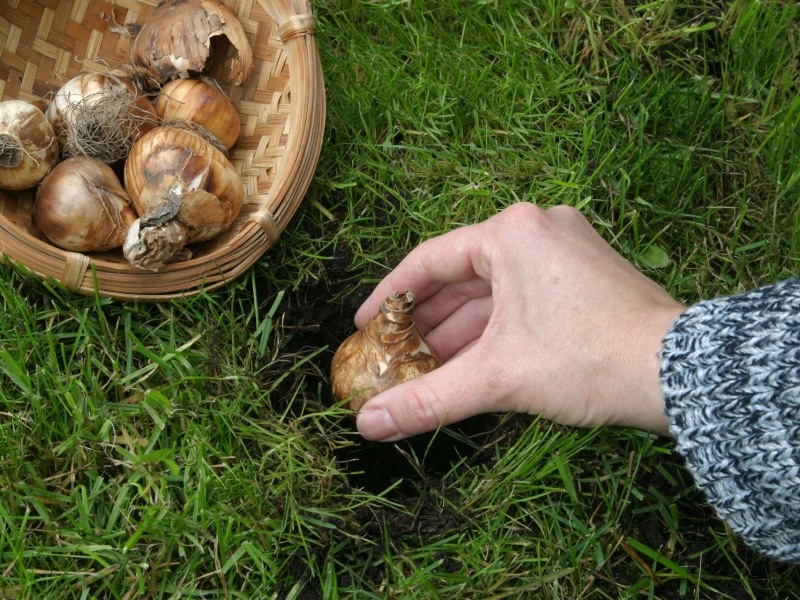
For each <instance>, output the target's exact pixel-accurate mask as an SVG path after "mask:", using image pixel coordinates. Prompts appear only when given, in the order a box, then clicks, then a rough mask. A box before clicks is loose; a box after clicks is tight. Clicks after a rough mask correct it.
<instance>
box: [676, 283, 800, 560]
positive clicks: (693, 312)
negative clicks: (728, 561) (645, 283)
mask: <svg viewBox="0 0 800 600" xmlns="http://www.w3.org/2000/svg"><path fill="white" fill-rule="evenodd" d="M661 365H662V366H661V384H662V390H663V393H664V399H665V401H666V410H667V416H668V417H669V418H670V420H671V421H672V427H671V431H672V434H673V435H674V436H675V439H676V446H677V450H678V452H680V453H681V454H682V455H683V456H685V457H686V464H687V467H688V468H689V470H690V471H691V473H692V475H693V476H694V480H695V482H696V483H697V487H698V488H700V489H701V490H703V492H705V494H706V497H707V498H708V501H709V503H710V504H711V505H712V506H713V507H714V509H715V510H716V511H717V514H718V515H719V516H720V518H722V519H724V520H725V521H726V522H727V523H728V525H729V526H730V528H731V529H732V530H733V531H734V532H736V533H737V534H738V535H739V536H741V538H742V539H743V540H744V541H745V542H746V543H747V544H749V545H751V546H753V547H754V548H756V549H757V550H759V551H761V552H763V553H764V554H766V555H768V556H771V557H772V558H775V559H778V560H783V561H792V562H800V279H789V280H787V281H783V282H781V283H778V284H775V285H771V286H767V287H764V288H760V289H757V290H754V291H752V292H748V293H745V294H740V295H737V296H731V297H728V298H719V299H717V300H709V301H705V302H700V303H698V304H696V305H695V306H692V307H691V308H689V309H688V310H687V311H686V312H685V313H684V314H683V315H681V316H680V317H679V318H678V319H677V320H676V321H675V322H674V323H673V324H672V327H671V329H670V331H669V333H668V334H667V336H666V338H665V339H664V347H663V350H662V354H661Z"/></svg>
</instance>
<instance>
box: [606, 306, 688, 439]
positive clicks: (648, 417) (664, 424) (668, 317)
mask: <svg viewBox="0 0 800 600" xmlns="http://www.w3.org/2000/svg"><path fill="white" fill-rule="evenodd" d="M685 310H686V307H684V306H683V305H681V304H679V303H678V302H675V301H671V302H670V303H669V304H666V305H663V306H661V307H659V308H658V309H657V310H648V312H647V314H643V315H640V316H638V318H636V319H633V324H632V325H633V332H634V334H633V335H632V336H631V339H630V340H629V345H627V347H626V348H625V351H624V352H625V354H626V356H625V358H624V364H627V365H629V371H628V373H627V377H628V383H629V388H628V390H627V393H626V394H622V395H621V396H620V404H619V405H618V407H617V409H618V410H617V411H616V415H615V419H614V424H616V425H625V426H630V427H637V428H639V429H644V430H646V431H651V432H653V433H656V434H658V435H665V436H667V435H669V426H670V420H669V418H668V417H667V415H666V411H665V403H664V396H663V393H662V391H661V379H660V375H661V349H662V346H663V343H662V342H663V340H664V337H665V336H666V335H667V333H668V332H669V330H670V327H671V326H672V323H673V322H674V321H675V319H677V318H678V317H679V316H680V315H681V314H682V313H683V311H685Z"/></svg>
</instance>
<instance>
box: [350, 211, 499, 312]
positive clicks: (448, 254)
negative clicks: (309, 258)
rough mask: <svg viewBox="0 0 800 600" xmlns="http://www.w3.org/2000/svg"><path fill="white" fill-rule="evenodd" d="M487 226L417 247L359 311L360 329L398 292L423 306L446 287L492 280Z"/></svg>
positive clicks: (448, 235) (436, 239) (467, 229)
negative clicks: (485, 234)
mask: <svg viewBox="0 0 800 600" xmlns="http://www.w3.org/2000/svg"><path fill="white" fill-rule="evenodd" d="M485 227H486V223H479V224H477V225H470V226H468V227H462V228H461V229H456V230H455V231H451V232H449V233H446V234H444V235H442V236H439V237H436V238H432V239H430V240H428V241H426V242H423V243H422V244H420V245H419V246H417V247H416V248H415V249H414V250H412V251H411V252H410V253H409V254H408V256H406V258H404V259H403V261H402V262H401V263H400V264H399V265H398V266H397V268H395V269H394V270H393V271H392V272H391V273H389V274H388V275H387V276H386V277H385V278H384V279H383V281H381V282H380V283H379V284H378V286H377V287H376V288H375V290H373V292H372V294H371V295H370V297H369V298H367V300H366V301H365V302H364V304H363V305H362V306H361V308H359V309H358V312H356V316H355V322H356V326H358V327H359V328H361V327H363V326H364V324H365V323H366V322H367V320H368V319H369V318H370V317H371V316H372V315H374V314H376V313H377V312H378V310H380V305H381V302H383V301H384V300H385V299H386V298H387V297H388V296H390V295H392V294H393V293H394V292H395V291H399V292H403V291H405V290H411V291H412V292H414V295H415V296H416V297H417V302H418V303H420V304H421V303H422V302H424V301H425V299H427V298H429V297H430V296H432V295H434V294H435V293H437V292H438V291H439V290H441V289H442V287H444V285H445V284H448V283H461V282H465V281H469V280H470V279H473V278H475V277H476V276H477V277H481V278H484V279H487V280H488V279H489V276H490V268H489V264H490V256H489V253H490V251H491V245H490V244H487V243H486V239H485V238H484V237H483V236H482V233H481V232H482V231H483V230H484V229H485Z"/></svg>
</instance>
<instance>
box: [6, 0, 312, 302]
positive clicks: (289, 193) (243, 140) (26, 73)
mask: <svg viewBox="0 0 800 600" xmlns="http://www.w3.org/2000/svg"><path fill="white" fill-rule="evenodd" d="M221 1H222V2H223V3H224V4H225V5H227V6H228V8H230V9H231V10H232V11H233V13H234V14H235V15H236V16H237V17H238V18H239V20H240V21H241V23H242V25H243V27H244V30H245V32H246V33H247V37H248V40H249V41H250V44H251V46H252V48H253V63H254V67H255V69H254V71H253V74H252V75H251V77H250V79H249V80H248V81H247V82H246V83H245V84H244V85H242V86H241V87H239V86H234V85H232V84H231V83H230V82H229V81H228V80H227V76H228V73H229V71H230V56H225V55H224V54H225V52H224V50H223V52H219V51H218V52H217V53H216V54H215V55H214V56H213V58H212V60H211V61H210V65H209V72H208V74H209V75H210V76H211V77H213V78H214V79H216V80H217V81H218V82H219V83H220V84H221V85H222V87H223V89H224V91H225V92H226V93H227V94H228V96H229V97H230V98H231V100H232V101H233V104H234V106H236V108H237V110H238V112H239V116H240V118H241V121H242V131H241V134H240V136H239V141H238V142H237V143H236V145H235V146H234V147H233V149H232V150H231V152H230V158H231V163H232V164H233V166H234V167H235V168H236V171H237V172H238V173H239V174H240V176H241V179H242V183H243V184H244V188H245V192H246V199H245V204H244V206H243V207H242V211H241V213H240V215H239V217H238V218H237V219H236V221H235V222H234V224H233V225H232V226H231V227H230V228H229V229H228V230H226V231H224V232H223V233H222V234H220V236H218V237H216V238H214V239H213V240H210V241H208V242H205V243H204V244H201V245H199V246H195V247H194V248H193V250H194V257H193V258H192V259H191V260H188V261H184V262H179V263H175V264H171V265H168V266H167V267H165V268H163V269H161V270H160V271H158V272H155V273H151V272H147V271H142V270H140V269H137V268H135V267H133V266H131V265H129V264H128V263H127V262H126V261H125V259H124V258H123V257H122V253H121V251H115V252H111V253H102V254H100V253H92V254H81V253H76V252H68V251H65V250H61V249H59V248H57V247H55V246H53V245H51V244H50V243H49V242H48V241H47V240H46V238H45V237H44V236H43V235H42V234H41V233H40V232H39V230H38V229H37V228H36V226H35V224H34V223H33V222H32V220H31V216H32V214H33V201H34V197H35V191H36V190H35V188H34V189H31V190H26V191H24V192H7V191H3V190H0V252H1V253H2V254H3V256H4V257H5V258H6V259H10V260H12V261H16V262H19V263H22V264H23V265H24V266H25V267H26V268H27V269H28V270H30V271H32V272H34V273H36V274H38V275H39V276H41V277H45V278H52V279H54V280H55V281H57V282H59V283H61V284H62V285H64V286H65V287H67V288H69V289H71V290H73V291H76V292H80V293H83V294H94V293H95V279H96V281H97V290H98V292H99V294H100V295H101V296H111V297H113V298H117V299H122V300H144V301H161V300H170V299H173V298H177V297H181V296H187V295H194V294H197V293H199V292H200V290H201V289H205V290H209V289H213V288H215V287H218V286H221V285H225V284H226V283H227V282H229V281H231V280H232V279H234V278H235V277H237V276H239V275H241V274H242V273H244V271H246V270H247V269H248V268H249V267H250V266H251V265H252V264H253V263H254V262H255V261H256V260H258V258H259V257H260V256H261V254H262V253H263V252H264V251H266V250H267V249H269V248H270V247H271V246H273V245H274V244H275V243H276V242H277V240H278V237H279V235H280V232H281V231H282V230H283V229H284V227H286V225H287V223H288V222H289V220H290V219H291V217H292V215H293V214H294V213H295V211H296V210H297V207H298V205H299V203H300V201H301V200H302V197H303V195H304V194H305V192H306V190H307V188H308V185H309V183H310V181H311V176H312V174H313V171H314V168H315V166H316V162H317V159H318V157H319V151H320V145H321V141H322V131H323V127H324V120H325V95H324V82H323V79H322V70H321V67H320V64H319V54H318V51H317V46H316V40H315V37H314V32H315V31H316V28H315V22H314V18H313V17H312V16H311V7H310V5H309V4H308V2H307V1H306V0H221ZM0 5H2V0H0ZM156 5H157V0H108V1H103V0H6V2H5V5H4V6H3V8H2V11H1V12H0V15H1V16H0V97H2V99H3V100H11V99H15V98H17V99H21V100H28V101H31V102H36V101H40V100H41V99H42V98H44V97H49V96H51V95H52V94H53V93H55V92H56V91H57V90H58V88H60V87H61V85H62V84H63V83H65V82H67V81H68V80H69V79H71V78H72V77H74V76H76V75H78V74H80V73H87V72H92V71H99V72H105V71H107V70H108V69H112V68H115V67H117V66H119V65H121V64H126V63H130V49H131V45H132V43H133V37H131V36H130V35H128V33H127V31H126V29H127V28H126V25H130V24H138V25H141V24H143V23H144V22H145V20H146V19H147V18H148V17H149V16H150V15H151V14H152V12H153V10H154V9H155V6H156ZM233 53H235V49H233V48H230V49H229V54H233Z"/></svg>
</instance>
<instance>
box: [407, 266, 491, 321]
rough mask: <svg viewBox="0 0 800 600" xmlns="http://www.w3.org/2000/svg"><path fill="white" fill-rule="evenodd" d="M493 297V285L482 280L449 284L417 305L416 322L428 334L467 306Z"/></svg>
mask: <svg viewBox="0 0 800 600" xmlns="http://www.w3.org/2000/svg"><path fill="white" fill-rule="evenodd" d="M491 295H492V287H491V285H490V284H489V283H488V282H486V281H485V280H483V279H480V278H474V279H471V280H469V281H465V282H463V283H452V284H447V285H445V286H444V287H443V288H442V289H440V290H439V291H438V292H436V293H435V294H434V295H432V296H430V297H428V298H427V299H426V300H425V301H423V302H418V303H417V305H416V306H415V307H414V321H415V322H416V324H417V328H418V329H419V330H420V331H421V332H422V333H424V334H427V333H428V332H429V331H431V330H432V329H434V328H436V327H438V326H439V325H441V324H442V322H443V321H444V320H445V319H447V318H448V317H450V315H452V314H453V313H455V312H456V311H457V310H459V309H460V308H461V307H462V306H464V305H465V304H467V303H469V302H470V301H472V300H476V299H479V298H486V297H491Z"/></svg>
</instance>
